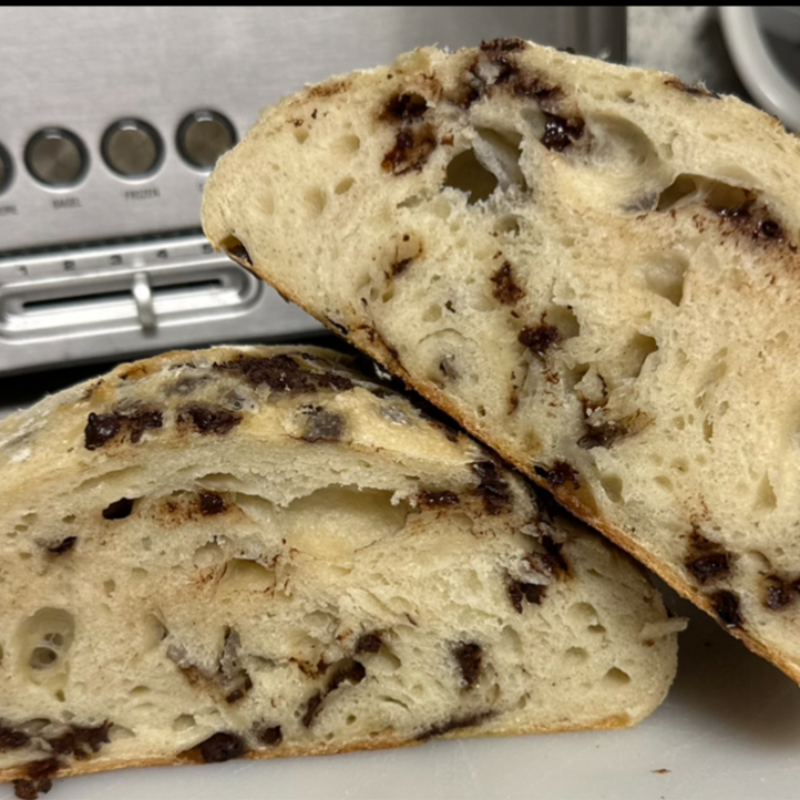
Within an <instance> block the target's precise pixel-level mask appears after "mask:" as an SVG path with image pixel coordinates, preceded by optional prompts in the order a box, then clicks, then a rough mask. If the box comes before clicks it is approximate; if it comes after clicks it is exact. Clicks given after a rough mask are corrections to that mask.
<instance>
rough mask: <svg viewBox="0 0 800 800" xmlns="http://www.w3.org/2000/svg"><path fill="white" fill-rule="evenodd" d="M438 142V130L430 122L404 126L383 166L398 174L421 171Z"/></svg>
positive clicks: (385, 156)
mask: <svg viewBox="0 0 800 800" xmlns="http://www.w3.org/2000/svg"><path fill="white" fill-rule="evenodd" d="M438 144H439V142H438V140H437V138H436V131H435V129H434V127H433V126H432V125H431V124H430V123H428V122H426V123H423V124H420V125H415V126H413V127H403V128H401V129H400V130H399V131H398V132H397V136H396V137H395V143H394V146H393V147H392V149H391V150H389V151H388V152H387V153H386V154H385V155H384V157H383V161H382V162H381V168H382V169H383V170H384V172H391V173H392V174H393V175H397V176H399V175H405V174H406V173H408V172H412V171H416V172H419V171H420V170H421V169H422V168H423V167H424V166H425V164H426V163H427V161H428V159H429V158H430V156H431V153H433V151H434V150H435V149H436V147H437V145H438Z"/></svg>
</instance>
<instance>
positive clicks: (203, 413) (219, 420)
mask: <svg viewBox="0 0 800 800" xmlns="http://www.w3.org/2000/svg"><path fill="white" fill-rule="evenodd" d="M189 420H191V423H192V425H193V426H194V429H195V430H196V431H197V432H198V433H201V434H203V435H205V434H209V433H214V434H217V435H218V436H222V435H224V434H226V433H229V432H230V431H231V430H233V428H235V427H236V426H237V425H238V424H239V423H240V422H241V421H242V416H241V414H236V413H234V412H232V411H228V410H227V409H225V408H221V407H212V406H203V405H191V406H184V407H183V408H181V409H180V410H179V411H178V425H186V424H187V423H188V422H189Z"/></svg>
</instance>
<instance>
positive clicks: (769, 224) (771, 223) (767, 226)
mask: <svg viewBox="0 0 800 800" xmlns="http://www.w3.org/2000/svg"><path fill="white" fill-rule="evenodd" d="M759 231H760V233H761V235H762V236H765V237H766V238H767V239H782V238H783V231H782V230H781V226H780V225H778V223H777V222H775V220H774V219H765V220H764V221H763V222H760V223H759Z"/></svg>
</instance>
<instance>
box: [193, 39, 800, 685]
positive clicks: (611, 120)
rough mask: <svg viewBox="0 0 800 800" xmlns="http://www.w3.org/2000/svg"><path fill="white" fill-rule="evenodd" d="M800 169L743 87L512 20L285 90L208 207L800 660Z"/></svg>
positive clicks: (334, 316) (641, 548)
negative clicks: (584, 51)
mask: <svg viewBox="0 0 800 800" xmlns="http://www.w3.org/2000/svg"><path fill="white" fill-rule="evenodd" d="M799 174H800V141H798V140H797V139H796V138H794V137H793V136H791V135H789V134H787V133H786V132H785V131H784V130H783V129H782V128H781V126H780V124H779V123H778V122H777V121H776V120H774V119H772V118H770V117H768V116H767V115H765V114H764V113H762V112H760V111H757V110H756V109H754V108H752V107H750V106H747V105H745V104H744V103H742V102H740V101H739V100H737V99H735V98H732V97H718V96H717V95H715V94H713V93H711V92H709V91H706V90H705V89H703V88H701V87H693V86H687V85H684V84H683V83H681V82H680V81H679V80H677V79H676V78H674V77H672V76H669V75H665V74H662V73H657V72H649V71H643V70H637V69H630V68H625V67H620V66H614V65H610V64H605V63H602V62H600V61H595V60H591V59H587V58H581V57H578V56H574V55H570V54H567V53H561V52H556V51H555V50H551V49H547V48H542V47H537V46H535V45H532V44H528V43H525V42H522V41H520V40H515V39H504V40H497V41H492V42H486V43H484V44H483V45H481V47H480V48H475V49H465V50H460V51H458V52H457V53H454V54H451V55H447V54H445V53H442V52H440V51H438V50H435V49H431V48H427V49H422V50H419V51H417V52H414V53H410V54H408V55H405V56H402V57H401V58H399V59H398V60H397V62H396V63H395V64H393V65H392V66H391V67H388V68H380V69H376V70H374V71H370V72H359V73H354V74H352V75H347V76H343V77H338V78H333V79H331V80H329V81H328V82H326V83H323V84H320V85H318V86H312V87H309V88H306V89H305V90H304V91H302V92H300V93H299V94H296V95H294V96H292V97H288V98H286V99H284V100H283V101H282V102H281V103H279V104H278V105H277V106H275V107H273V108H271V109H268V110H267V111H265V112H264V114H263V116H262V118H261V120H260V121H259V122H258V124H257V125H256V126H255V128H254V129H253V130H252V131H251V132H250V133H249V134H248V135H247V137H246V138H245V139H244V140H243V141H242V142H241V144H240V145H239V146H238V147H237V148H236V149H235V150H233V151H232V152H231V153H230V154H229V155H227V156H226V157H224V158H223V159H222V160H221V161H220V162H219V165H218V166H217V168H216V170H215V172H214V174H213V175H212V176H211V179H210V181H209V183H208V186H207V190H206V195H205V201H204V212H203V219H204V227H205V230H206V233H207V234H208V236H209V238H210V239H211V241H212V242H213V243H214V245H215V246H216V247H217V248H221V249H225V250H227V251H228V252H229V253H230V254H231V256H233V257H234V258H236V259H237V260H238V261H239V262H240V263H243V264H244V265H245V266H248V267H250V268H251V269H253V270H254V271H255V272H256V273H257V274H258V275H260V276H262V277H263V278H265V279H266V280H267V281H269V282H270V283H271V284H273V285H274V286H275V287H277V288H278V290H279V291H281V292H283V293H284V295H285V296H287V297H289V298H291V299H293V300H295V301H296V302H297V303H299V304H300V305H301V306H303V307H304V308H305V309H306V310H308V311H310V312H311V313H312V314H314V315H315V316H316V317H317V318H319V319H320V320H321V321H323V322H325V323H326V324H327V325H329V326H330V327H331V328H332V329H333V330H335V331H338V332H339V333H340V334H341V335H343V336H345V337H346V338H347V339H349V341H350V342H352V343H353V344H354V345H356V346H358V347H359V348H361V349H362V350H363V351H365V352H366V353H368V354H370V355H371V356H373V357H374V358H375V359H377V360H378V361H380V362H382V363H383V364H384V365H385V366H386V367H388V368H389V369H390V370H391V371H392V372H393V373H395V374H396V375H398V376H400V377H401V378H403V379H404V380H405V381H406V382H407V383H408V384H410V385H413V386H414V387H415V388H416V389H417V390H418V391H419V392H421V393H422V394H423V395H425V396H426V397H427V398H428V399H430V400H431V401H433V402H434V403H435V404H437V405H438V406H440V407H441V408H442V409H444V410H445V411H447V412H448V413H449V414H451V415H452V416H453V417H455V418H456V419H457V420H458V421H459V422H461V423H462V424H463V425H464V426H465V427H466V428H467V429H468V430H469V431H470V432H471V433H473V434H474V435H475V436H476V437H478V438H479V439H482V440H483V441H485V442H486V443H488V444H489V445H491V446H492V447H493V448H494V449H495V450H496V451H498V452H499V453H501V454H502V455H503V456H504V457H505V458H506V459H507V460H509V461H510V462H511V463H513V464H515V465H516V466H517V467H518V468H519V469H521V470H522V471H523V472H525V473H527V474H528V475H529V476H530V477H531V478H532V479H533V480H535V481H536V482H538V483H539V484H540V485H541V486H544V487H548V488H549V489H550V490H551V491H552V492H553V493H554V494H555V495H556V497H557V498H558V499H559V500H560V501H561V502H562V503H563V504H564V505H566V506H568V507H569V508H570V509H572V510H573V511H574V512H575V513H576V514H577V515H578V516H580V517H582V518H583V519H584V520H585V521H587V522H589V523H591V524H592V525H594V526H595V527H596V528H598V529H599V530H601V531H603V532H604V533H605V534H607V535H608V536H609V537H610V538H611V539H613V540H614V541H615V542H617V543H618V544H620V545H622V546H623V547H625V548H626V549H628V550H629V551H630V552H631V553H633V554H634V555H635V556H636V557H637V558H639V559H641V560H642V561H643V562H644V563H646V564H647V565H648V566H650V567H651V568H652V569H654V570H655V571H656V572H658V573H659V574H660V575H661V576H662V577H663V578H664V579H665V580H667V581H668V582H669V583H671V584H672V586H674V587H675V588H676V589H678V591H680V592H681V593H682V594H684V595H685V596H686V597H688V598H690V599H692V600H693V601H694V602H695V603H696V604H697V605H699V606H700V607H701V608H703V609H705V610H707V611H708V612H709V613H712V614H714V615H715V616H716V617H717V619H718V620H719V621H720V622H721V623H722V624H723V625H724V626H725V627H726V628H728V630H730V632H731V633H733V634H734V635H735V636H738V637H739V638H741V639H743V640H744V641H745V643H746V644H747V645H748V646H749V647H750V648H751V649H753V650H755V651H756V652H757V653H760V654H761V655H763V656H765V657H766V658H769V659H771V660H772V661H773V662H774V663H775V664H777V665H778V666H779V667H780V668H781V669H783V670H784V671H785V672H786V673H787V674H789V675H790V676H791V677H793V678H794V679H795V680H800V506H799V505H798V498H800V404H799V401H798V397H800V369H798V368H797V364H798V363H799V359H800V353H799V352H798V351H799V350H800V303H799V302H798V298H799V297H800V286H798V281H799V280H800V257H798V254H797V243H798V231H799V230H800V203H799V202H798V199H797V192H796V176H797V175H799Z"/></svg>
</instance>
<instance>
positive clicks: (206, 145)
mask: <svg viewBox="0 0 800 800" xmlns="http://www.w3.org/2000/svg"><path fill="white" fill-rule="evenodd" d="M177 139H178V150H179V151H180V153H181V155H182V156H183V157H184V158H185V159H186V160H187V161H188V162H189V163H190V164H191V165H192V166H193V167H199V168H200V169H211V167H213V166H214V164H216V163H217V159H218V158H219V157H220V156H221V155H222V154H223V153H224V152H226V151H227V150H230V149H231V147H233V145H234V144H236V131H234V129H233V125H231V123H230V122H229V121H228V120H227V119H226V118H225V117H223V116H222V114H218V113H217V112H216V111H194V112H192V113H191V114H189V115H188V116H187V117H184V119H183V121H182V122H181V124H180V126H179V127H178V136H177Z"/></svg>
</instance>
